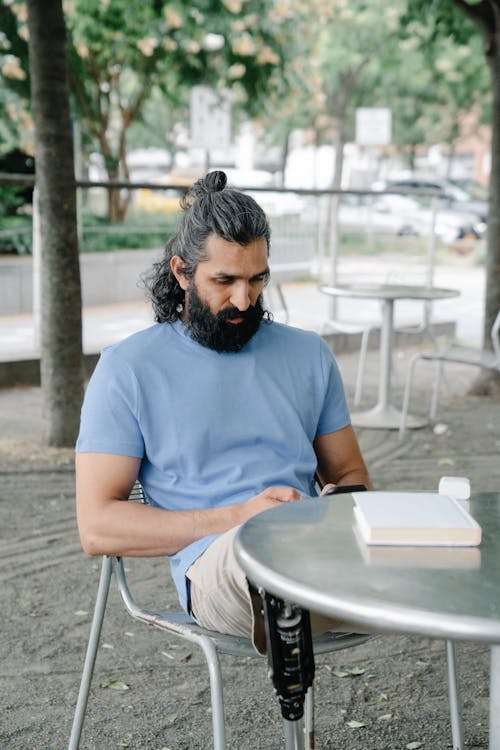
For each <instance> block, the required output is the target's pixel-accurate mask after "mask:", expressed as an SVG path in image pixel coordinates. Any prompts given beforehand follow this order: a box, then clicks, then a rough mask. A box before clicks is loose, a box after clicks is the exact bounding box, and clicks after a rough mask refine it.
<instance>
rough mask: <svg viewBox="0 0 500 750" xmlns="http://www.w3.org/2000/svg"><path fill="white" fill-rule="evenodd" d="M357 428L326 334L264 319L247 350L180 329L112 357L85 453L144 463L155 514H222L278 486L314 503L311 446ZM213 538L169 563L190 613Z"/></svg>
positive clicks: (89, 404) (143, 339)
mask: <svg viewBox="0 0 500 750" xmlns="http://www.w3.org/2000/svg"><path fill="white" fill-rule="evenodd" d="M349 423H350V418H349V412H348V409H347V405H346V400H345V395H344V388H343V385H342V380H341V377H340V374H339V371H338V367H337V365H336V363H335V360H334V359H333V357H332V355H331V353H330V350H329V349H328V347H327V345H326V344H325V342H324V341H323V340H322V339H321V338H320V336H318V335H316V334H314V333H310V332H306V331H302V330H299V329H296V328H292V327H290V326H285V325H281V324H279V323H274V322H273V323H266V322H263V323H262V324H261V325H260V328H259V330H258V331H257V333H256V334H255V336H254V337H253V338H252V339H251V340H250V341H249V342H248V343H247V344H246V345H245V346H244V347H243V349H242V350H241V351H239V352H235V353H232V352H231V353H218V352H215V351H213V350H212V349H209V348H206V347H204V346H201V345H200V344H197V343H196V342H195V341H193V339H192V338H191V336H190V335H189V332H188V331H187V329H186V328H185V326H184V325H183V323H182V322H180V321H176V322H175V323H159V324H156V325H153V326H152V327H151V328H148V329H146V330H144V331H141V332H139V333H136V334H134V335H133V336H130V337H129V338H127V339H125V340H124V341H122V342H120V343H119V344H115V345H113V346H111V347H109V348H107V349H105V350H104V351H103V353H102V355H101V358H100V360H99V362H98V364H97V367H96V369H95V371H94V373H93V375H92V378H91V380H90V383H89V386H88V388H87V392H86V394H85V400H84V404H83V408H82V415H81V425H80V434H79V437H78V442H77V446H76V450H77V451H79V452H98V453H113V454H120V455H126V456H134V457H138V458H141V459H142V463H141V468H140V473H139V480H140V482H141V483H142V485H143V487H144V490H145V492H146V494H147V496H148V498H149V499H150V501H151V503H152V504H153V505H155V506H159V507H162V508H167V509H169V510H189V509H196V508H214V507H218V506H224V505H229V504H231V503H241V502H244V501H245V500H248V499H249V498H250V497H252V496H253V495H256V494H258V493H259V492H262V490H264V489H265V488H266V487H270V486H287V487H295V488H296V489H297V490H299V491H300V492H301V493H304V494H307V495H311V494H315V491H314V483H313V477H314V473H315V471H316V456H315V453H314V450H313V447H312V442H313V440H314V438H315V437H316V436H317V435H324V434H327V433H330V432H335V431H336V430H339V429H341V428H342V427H345V426H346V425H348V424H349ZM215 538H216V537H215V536H214V535H212V536H209V537H204V538H203V539H199V540H198V541H196V542H193V543H192V544H190V545H188V546H187V547H185V548H184V549H182V550H180V551H179V552H178V553H176V554H175V555H172V556H171V557H170V562H171V568H172V575H173V578H174V581H175V584H176V586H177V590H178V592H179V598H180V601H181V604H182V606H183V607H184V608H186V606H187V601H186V583H185V573H186V571H187V569H188V568H189V567H190V565H192V563H193V562H194V561H195V560H196V559H197V558H198V557H199V555H201V553H202V552H203V551H204V550H205V549H206V548H207V547H208V545H209V544H210V543H211V542H212V541H213V539H215Z"/></svg>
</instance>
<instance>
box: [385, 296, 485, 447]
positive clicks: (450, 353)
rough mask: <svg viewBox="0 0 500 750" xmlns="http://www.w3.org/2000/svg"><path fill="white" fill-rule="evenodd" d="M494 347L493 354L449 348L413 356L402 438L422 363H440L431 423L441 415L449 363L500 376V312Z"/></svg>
mask: <svg viewBox="0 0 500 750" xmlns="http://www.w3.org/2000/svg"><path fill="white" fill-rule="evenodd" d="M491 343H492V350H491V351H490V350H489V349H474V348H470V347H465V346H459V345H455V346H447V347H445V348H444V349H439V350H437V351H431V352H419V353H417V354H414V355H413V357H412V358H411V360H410V364H409V366H408V374H407V377H406V384H405V390H404V396H403V408H402V411H401V423H400V428H399V435H400V437H403V435H404V433H405V431H406V420H407V417H408V410H409V406H410V398H411V389H412V386H413V378H414V374H415V367H416V364H417V362H419V361H420V360H427V361H429V362H436V363H437V368H436V378H435V380H434V388H433V393H432V399H431V405H430V409H429V419H430V421H431V422H432V421H433V420H434V419H435V417H436V413H437V407H438V401H439V388H440V384H441V376H442V374H443V366H444V364H445V363H455V364H461V365H473V366H474V367H483V368H485V369H488V370H497V371H498V372H500V310H499V311H498V313H497V316H496V318H495V321H494V323H493V326H492V328H491Z"/></svg>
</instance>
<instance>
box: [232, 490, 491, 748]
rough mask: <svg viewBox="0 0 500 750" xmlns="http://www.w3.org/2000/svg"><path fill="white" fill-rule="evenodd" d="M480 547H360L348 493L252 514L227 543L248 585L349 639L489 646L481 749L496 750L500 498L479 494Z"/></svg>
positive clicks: (474, 506)
mask: <svg viewBox="0 0 500 750" xmlns="http://www.w3.org/2000/svg"><path fill="white" fill-rule="evenodd" d="M471 513H472V515H473V516H474V518H476V520H477V521H478V523H479V524H480V525H481V527H482V530H483V540H482V544H481V547H479V548H472V547H469V548H464V547H462V548H458V547H422V548H416V547H373V546H372V547H368V546H367V545H365V544H363V543H362V542H360V541H358V538H357V535H356V533H355V531H354V527H353V525H354V519H353V500H352V497H351V496H350V495H337V496H330V497H327V498H318V499H314V500H312V499H304V500H299V501H297V502H294V503H283V505H281V506H279V507H277V508H273V509H272V510H269V511H266V512H265V513H261V514H259V515H257V516H255V517H254V518H251V519H250V520H249V521H247V522H246V523H245V524H244V525H243V527H242V528H241V529H240V531H239V533H238V536H237V537H236V555H237V558H238V560H239V562H240V564H241V565H242V567H243V569H244V571H245V573H246V575H247V577H248V578H249V580H250V581H251V582H252V583H253V584H255V585H256V586H260V587H262V588H263V589H264V590H266V591H268V592H270V593H272V594H274V595H276V596H279V597H282V598H283V599H285V600H288V601H291V602H295V603H297V604H299V605H301V606H303V607H306V608H307V609H310V610H315V611H318V612H322V613H323V614H325V615H328V616H332V617H335V618H340V619H342V620H343V621H345V622H346V623H349V625H350V626H352V627H353V628H354V629H357V630H358V632H363V629H366V630H374V629H375V630H377V631H380V632H393V633H394V632H399V633H409V634H418V635H424V636H429V637H433V638H439V639H444V640H446V639H451V640H470V641H483V642H488V643H490V644H493V645H492V648H491V694H490V748H491V750H493V749H494V748H495V749H496V750H498V748H499V747H500V645H498V644H500V493H478V494H475V495H474V496H473V498H472V501H471Z"/></svg>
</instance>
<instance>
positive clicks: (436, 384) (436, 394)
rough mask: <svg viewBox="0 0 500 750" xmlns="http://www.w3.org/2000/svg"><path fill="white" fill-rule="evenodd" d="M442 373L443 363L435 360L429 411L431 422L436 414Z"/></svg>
mask: <svg viewBox="0 0 500 750" xmlns="http://www.w3.org/2000/svg"><path fill="white" fill-rule="evenodd" d="M442 374H443V363H442V362H441V360H438V361H437V370H436V379H435V381H434V389H433V391H432V400H431V408H430V411H429V417H430V420H431V422H434V420H435V419H436V414H437V407H438V401H439V388H440V385H441V376H442Z"/></svg>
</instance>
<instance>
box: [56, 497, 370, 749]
mask: <svg viewBox="0 0 500 750" xmlns="http://www.w3.org/2000/svg"><path fill="white" fill-rule="evenodd" d="M130 499H131V500H140V501H141V502H146V500H145V497H144V493H143V491H142V488H141V486H140V485H139V484H136V485H135V487H134V489H133V490H132V493H131V495H130ZM113 575H114V578H115V581H116V584H117V586H118V590H119V592H120V595H121V597H122V600H123V603H124V605H125V608H126V610H127V612H128V613H129V615H130V616H131V617H133V618H134V619H135V620H138V621H139V622H143V623H145V624H147V625H151V626H153V627H155V628H159V629H160V630H163V631H166V632H168V633H170V634H172V635H174V636H179V638H183V639H185V640H188V641H190V642H191V643H195V644H197V645H198V646H199V647H200V648H201V649H202V650H203V653H204V655H205V658H206V661H207V666H208V674H209V682H210V695H211V708H212V731H213V746H214V750H226V748H227V742H226V729H225V719H224V698H223V680H222V672H221V666H220V661H219V654H221V653H222V654H230V655H233V656H239V657H241V656H245V657H252V658H253V657H255V658H261V659H263V657H262V656H260V655H259V654H258V653H257V652H256V651H255V649H254V647H253V645H252V642H251V641H250V639H247V638H240V637H237V636H230V635H223V634H221V633H217V632H214V631H211V630H206V629H205V628H201V627H199V625H197V624H196V623H195V622H194V621H193V620H192V619H191V618H190V617H189V616H188V615H186V614H185V613H184V612H170V611H169V612H160V611H154V610H145V609H141V607H139V606H138V604H137V603H136V601H135V599H134V597H133V596H132V593H131V592H130V589H129V586H128V583H127V579H126V575H125V569H124V563H123V558H121V557H110V556H105V557H104V558H103V561H102V568H101V576H100V580H99V587H98V591H97V599H96V604H95V610H94V616H93V619H92V624H91V629H90V636H89V641H88V646H87V653H86V656H85V662H84V667H83V674H82V679H81V683H80V690H79V694H78V699H77V704H76V709H75V715H74V719H73V726H72V730H71V737H70V740H69V745H68V750H77V748H78V747H79V745H80V737H81V733H82V728H83V721H84V718H85V712H86V708H87V702H88V697H89V691H90V685H91V681H92V676H93V672H94V666H95V660H96V656H97V649H98V646H99V640H100V635H101V628H102V623H103V620H104V614H105V610H106V603H107V599H108V592H109V587H110V583H111V578H112V576H113ZM369 637H370V636H367V635H361V634H355V633H325V634H324V635H321V636H317V637H316V638H314V653H315V654H323V653H327V652H330V651H339V650H341V649H345V648H351V647H352V646H356V645H359V644H361V643H364V642H365V641H366V640H368V638H369ZM313 713H314V711H313V688H312V687H311V688H309V690H308V693H307V696H306V702H305V718H304V734H305V743H306V745H305V746H306V748H313V747H314V716H313Z"/></svg>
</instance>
